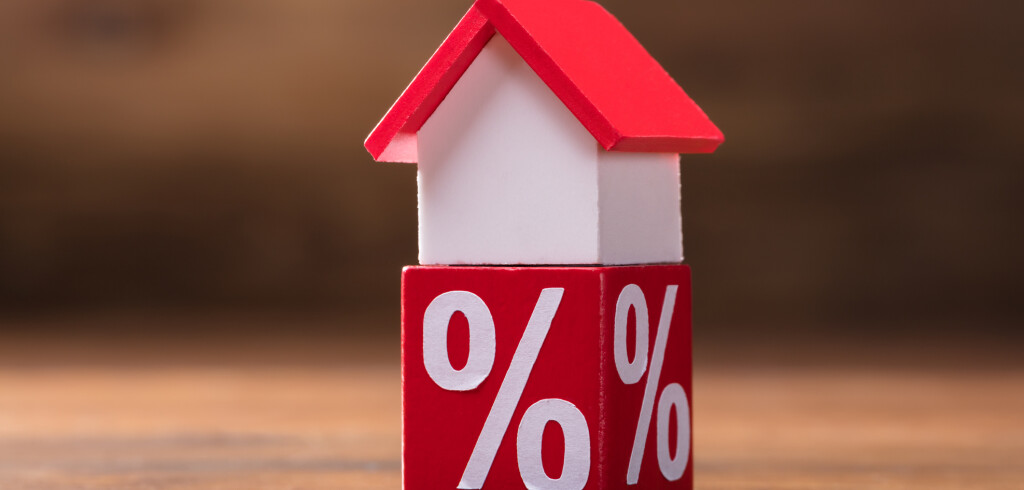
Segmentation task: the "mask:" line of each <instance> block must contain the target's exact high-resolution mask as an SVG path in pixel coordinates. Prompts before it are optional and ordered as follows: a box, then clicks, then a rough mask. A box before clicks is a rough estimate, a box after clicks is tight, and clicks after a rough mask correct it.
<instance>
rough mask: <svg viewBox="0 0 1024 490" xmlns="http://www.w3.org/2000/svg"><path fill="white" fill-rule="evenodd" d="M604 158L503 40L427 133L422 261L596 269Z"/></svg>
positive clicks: (490, 48)
mask: <svg viewBox="0 0 1024 490" xmlns="http://www.w3.org/2000/svg"><path fill="white" fill-rule="evenodd" d="M597 150H598V147H597V145H596V143H595V142H594V138H593V137H592V136H591V135H590V133H588V132H587V131H586V129H584V128H583V126H582V125H581V124H580V123H579V121H577V120H576V118H575V116H573V115H572V113H571V112H569V110H568V109H566V107H565V106H564V105H563V104H562V103H561V101H559V100H558V98H557V97H556V96H555V95H554V94H553V93H552V92H551V90H549V89H548V87H547V85H545V84H544V82H543V81H541V79H540V77H538V76H537V75H536V74H535V73H534V72H533V70H531V69H530V67H529V66H528V65H527V64H526V62H524V61H523V60H522V58H520V57H519V55H518V54H516V52H515V51H514V50H513V49H512V47H511V46H510V45H509V44H508V42H507V41H505V40H504V39H503V38H501V37H500V35H495V37H494V38H493V39H492V40H491V41H490V42H489V43H488V44H487V46H485V47H484V49H483V51H482V52H481V53H480V55H479V56H477V58H476V60H475V61H474V62H473V64H472V65H471V66H470V67H469V69H468V70H467V71H466V73H465V74H464V75H463V76H462V78H461V79H460V80H459V82H458V83H456V85H455V87H454V88H453V89H452V91H451V92H450V93H449V94H448V97H447V98H446V99H445V100H444V102H442V103H441V105H440V106H439V107H438V108H437V110H436V111H434V114H433V116H431V117H430V119H429V120H428V121H427V122H426V123H425V124H424V125H423V128H422V129H421V130H420V132H419V219H420V231H419V238H420V239H419V242H420V263H422V264H581V263H596V262H597V261H598V234H597V233H598V228H597V221H598V213H597V207H598V195H597V177H598V176H597V163H598V162H597V160H598V159H597Z"/></svg>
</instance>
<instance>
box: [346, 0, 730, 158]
mask: <svg viewBox="0 0 1024 490" xmlns="http://www.w3.org/2000/svg"><path fill="white" fill-rule="evenodd" d="M495 29H496V30H497V32H499V33H501V35H502V36H504V37H505V38H506V39H507V40H508V42H509V43H510V44H511V45H512V47H513V48H515V50H516V52H518V53H519V55H520V56H522V57H523V59H524V60H525V61H526V62H527V64H529V65H530V67H531V68H533V70H534V71H535V72H537V74H538V75H539V76H540V78H541V79H542V80H544V82H545V83H546V84H547V85H548V87H549V88H551V90H552V91H553V92H554V93H555V94H556V95H557V96H558V97H559V99H560V100H561V101H562V102H563V103H564V104H565V105H566V107H568V108H569V110H570V111H572V113H573V114H574V115H575V116H576V118H577V119H579V121H580V123H582V124H583V126H584V127H586V128H587V130H588V131H590V133H591V134H592V135H593V136H594V138H595V139H596V140H597V141H598V142H599V143H600V144H601V146H603V147H604V148H605V149H607V150H613V151H629V152H663V153H710V152H713V151H714V150H715V149H716V148H717V147H718V145H720V144H721V143H722V142H723V141H724V136H723V135H722V133H721V131H719V130H718V128H717V127H715V125H714V124H713V123H712V122H711V120H710V119H708V117H707V115H705V114H704V112H703V111H702V110H701V109H700V107H698V106H697V104H696V103H694V102H693V100H692V99H690V97H689V96H687V95H686V93H685V92H684V91H683V89H682V88H681V87H679V85H678V84H677V83H676V82H675V80H673V79H672V77H671V76H670V75H669V74H668V73H667V72H666V71H665V70H664V69H663V68H662V67H661V65H659V64H658V62H657V61H656V60H655V59H654V58H653V57H651V55H650V54H649V53H648V52H647V51H646V50H645V49H644V48H643V46H642V45H640V43H639V41H637V40H636V38H634V37H633V35H632V34H630V33H629V31H628V30H626V28H625V27H624V26H623V25H622V24H621V23H619V21H618V20H616V19H615V17H614V16H612V15H611V14H610V13H608V12H607V11H606V10H604V8H602V7H601V6H600V5H598V4H596V3H594V2H589V1H585V0H477V1H476V3H475V4H474V5H473V7H472V8H471V9H470V11H469V13H468V14H466V16H465V17H464V18H463V19H462V21H461V22H460V23H459V25H458V26H457V27H456V28H455V30H454V31H453V32H452V33H451V34H450V35H449V36H448V39H446V40H445V42H444V44H442V45H441V47H440V49H438V51H437V53H435V54H434V56H433V57H432V58H431V59H430V61H429V62H428V63H427V65H426V66H425V67H424V68H423V69H422V70H421V71H420V73H419V74H418V75H417V76H416V78H415V79H414V80H413V82H412V84H410V85H409V87H408V88H407V89H406V90H405V92H404V93H403V94H402V96H401V97H399V99H398V101H397V102H396V103H395V105H394V106H393V107H392V108H391V110H390V111H389V112H388V113H387V115H385V116H384V119H383V120H382V121H381V122H380V124H378V126H377V128H376V129H374V130H373V132H372V133H371V134H370V136H369V137H368V138H367V140H366V149H367V150H369V152H370V153H371V154H372V155H373V157H374V158H375V159H376V160H378V161H395V162H404V163H415V162H416V161H417V155H416V138H415V134H416V132H418V131H419V129H420V127H422V125H423V123H424V121H426V119H427V118H429V117H430V115H431V114H432V113H433V111H434V110H435V109H436V108H437V106H438V105H439V104H440V101H441V100H443V99H444V97H445V96H447V94H448V92H449V91H451V89H452V87H453V86H454V85H455V82H457V81H458V79H459V78H460V77H461V76H462V74H463V73H465V70H466V68H467V67H468V66H469V64H471V63H472V60H473V59H475V58H476V56H477V55H478V54H479V53H480V50H481V49H483V46H484V45H485V44H486V42H487V41H488V40H489V39H490V37H491V36H492V35H493V34H494V31H495Z"/></svg>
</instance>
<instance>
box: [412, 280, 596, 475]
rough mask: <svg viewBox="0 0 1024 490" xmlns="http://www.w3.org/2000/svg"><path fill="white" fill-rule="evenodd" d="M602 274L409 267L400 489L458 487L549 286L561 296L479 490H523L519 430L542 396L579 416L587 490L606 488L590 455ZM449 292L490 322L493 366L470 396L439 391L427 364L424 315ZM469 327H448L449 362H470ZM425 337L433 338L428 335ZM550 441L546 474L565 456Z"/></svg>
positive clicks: (593, 445)
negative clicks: (480, 309) (481, 308)
mask: <svg viewBox="0 0 1024 490" xmlns="http://www.w3.org/2000/svg"><path fill="white" fill-rule="evenodd" d="M599 276H600V272H599V271H598V270H595V269H591V268H494V267H414V268H409V269H407V270H406V272H405V273H404V274H403V284H402V291H403V295H402V318H403V323H402V338H403V352H402V379H403V385H402V397H403V407H404V410H403V436H402V437H403V441H404V446H403V486H404V488H406V489H407V490H417V489H437V488H456V486H457V485H458V484H459V482H460V479H461V477H462V475H463V472H464V470H465V468H466V465H467V463H468V461H469V459H470V456H471V454H472V452H473V448H474V446H475V445H476V443H477V439H478V436H479V434H480V432H481V429H482V428H483V426H484V423H485V420H486V419H487V417H488V413H489V412H490V411H491V410H492V406H493V405H494V402H495V399H496V397H497V394H498V391H499V388H500V387H501V385H502V383H503V382H504V380H505V378H506V376H507V373H508V371H509V367H510V365H511V364H512V360H513V357H514V356H515V352H516V349H517V348H518V347H519V344H520V342H521V340H522V338H523V334H524V331H525V330H526V325H527V323H528V322H529V320H530V317H531V315H532V314H533V310H534V308H535V305H536V303H537V302H538V298H539V297H540V295H541V291H542V290H544V289H545V288H564V292H563V295H562V298H561V300H560V302H559V304H558V307H557V309H556V310H555V313H554V317H553V319H552V322H551V324H550V329H549V331H548V333H547V336H546V338H545V339H544V342H543V344H542V345H541V348H540V350H539V354H538V357H537V360H536V362H535V363H534V365H533V367H532V370H530V372H529V377H528V378H527V381H526V385H525V388H524V389H523V391H522V395H521V397H520V399H519V401H518V403H517V404H516V406H515V409H514V411H513V414H512V417H511V419H510V423H509V425H508V428H507V429H506V430H505V431H504V435H503V437H502V438H501V442H500V446H499V447H498V450H497V453H496V455H495V458H494V460H493V463H492V465H491V467H490V469H489V472H488V476H487V478H486V481H485V483H484V486H483V488H484V489H499V488H524V485H523V481H522V477H521V475H520V469H519V465H518V461H517V454H516V453H517V451H516V449H517V446H516V437H517V431H518V429H519V427H520V424H521V421H522V420H523V415H524V413H525V412H526V410H527V409H528V408H529V407H530V406H532V405H534V404H535V403H537V402H539V401H541V400H547V399H559V400H565V401H567V402H569V403H572V404H573V405H574V406H575V407H576V408H577V409H578V410H579V411H580V412H581V413H582V414H583V416H584V418H585V419H586V421H587V424H588V431H589V438H590V442H591V453H590V459H591V467H590V470H589V479H588V483H587V486H586V488H588V489H594V488H603V487H602V486H600V483H599V479H598V472H597V470H596V465H595V464H594V463H596V462H597V461H598V456H597V454H596V450H597V447H598V445H597V440H598V438H599V437H600V435H599V433H598V430H597V427H598V416H599V412H600V410H599V407H598V403H599V387H598V373H599V362H600V361H599V359H600V356H599V353H598V333H599V328H600V319H599V311H600V298H601V291H600V281H599ZM452 291H464V292H468V293H472V294H473V295H475V296H477V297H478V298H479V299H480V300H481V302H482V303H483V304H485V305H486V308H487V311H488V312H489V314H490V316H491V317H492V318H493V322H494V332H495V342H494V345H495V348H494V353H495V355H494V362H493V367H492V368H491V370H490V372H489V374H488V375H487V376H486V377H485V378H484V379H483V381H482V382H481V383H480V384H479V385H478V386H477V387H475V388H472V389H468V390H466V391H450V390H446V389H444V388H442V387H440V386H439V384H438V383H437V382H436V381H435V379H434V378H433V377H432V375H431V374H430V373H429V372H428V370H427V367H426V364H425V352H426V350H425V349H427V347H425V343H424V335H425V330H424V315H425V312H426V311H427V309H428V308H429V307H430V305H431V304H432V303H433V302H434V301H435V300H437V298H438V297H440V296H442V295H444V294H445V293H449V292H452ZM456 316H457V315H456ZM460 322H461V323H462V325H459V324H460ZM465 323H466V320H465V319H464V318H460V319H456V320H452V321H451V323H449V328H451V329H455V331H454V333H451V334H450V335H448V337H447V338H448V345H447V349H448V351H449V353H450V354H449V355H450V356H451V358H452V359H458V360H453V361H452V362H453V363H461V362H466V361H465V358H466V357H467V356H466V354H465V353H466V352H469V349H470V341H469V340H468V335H467V333H466V332H468V331H470V330H471V327H468V326H466V325H465ZM426 335H430V334H429V332H428V333H426ZM459 353H462V355H460V354H459ZM469 355H470V356H471V355H473V354H472V353H470V354H469ZM452 366H453V368H458V367H459V366H455V365H454V364H453V365H452ZM549 442H551V443H557V441H552V440H550V439H545V440H544V444H545V445H544V451H543V452H542V454H543V455H544V456H543V457H544V465H545V466H547V467H551V466H554V465H555V459H557V458H560V456H561V452H560V451H559V450H558V448H555V447H549ZM558 464H560V462H559V463H558Z"/></svg>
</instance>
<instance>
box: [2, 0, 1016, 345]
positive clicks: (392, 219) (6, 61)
mask: <svg viewBox="0 0 1024 490" xmlns="http://www.w3.org/2000/svg"><path fill="white" fill-rule="evenodd" d="M469 3H470V2H469V1H468V0H445V1H430V2H424V1H417V0H390V1H387V2H384V1H376V2H370V1H345V0H343V1H334V2H329V1H322V0H321V1H311V0H296V1H287V2H286V1H268V0H245V1H242V0H203V1H199V0H145V1H143V0H77V1H76V0H64V1H56V0H45V1H44V0H8V1H5V2H0V314H2V315H3V316H4V317H13V318H26V317H36V316H37V315H43V316H47V315H57V316H62V315H63V316H69V317H75V316H77V315H81V314H93V313H96V312H111V311H114V312H116V311H143V312H178V311H189V312H191V311H246V312H250V313H251V312H256V313H257V314H261V312H285V313H288V314H291V313H301V314H307V313H313V314H320V313H324V314H327V315H328V316H330V315H334V314H341V315H346V316H347V315H357V316H366V317H368V318H372V319H373V320H372V321H368V322H358V323H359V324H361V325H374V326H375V327H374V328H387V329H389V330H391V331H393V330H394V329H397V320H398V291H399V268H400V267H401V266H402V265H405V264H412V263H415V260H416V210H415V192H416V189H415V169H414V168H413V167H412V166H404V165H397V164H376V163H373V162H372V161H371V158H370V157H369V155H368V154H367V153H366V152H365V151H364V150H363V148H362V140H363V138H364V137H365V136H366V134H367V133H368V132H369V131H370V129H372V128H373V126H374V124H376V122H377V120H378V119H379V117H380V116H382V115H383V113H384V112H385V110H386V109H387V108H388V107H389V106H390V104H391V103H392V101H393V100H394V99H395V98H396V97H397V96H398V95H399V93H400V92H401V90H402V89H403V88H404V86H405V84H406V83H408V81H409V80H411V78H412V76H413V75H414V74H415V73H416V71H417V70H418V69H419V68H420V66H421V65H422V64H423V63H424V62H425V60H426V59H427V58H428V57H429V56H430V54H431V53H432V52H433V49H434V48H435V47H436V46H437V45H439V44H440V42H441V40H442V39H443V38H444V36H445V35H446V34H447V32H448V31H449V30H450V29H451V28H452V27H453V26H454V25H455V23H456V21H457V20H458V18H459V17H460V16H461V15H462V13H463V12H464V11H465V9H466V8H467V7H468V5H469ZM602 3H603V4H604V5H605V7H606V8H608V9H609V10H610V11H611V12H612V13H614V14H615V15H616V16H618V17H619V19H620V20H621V21H622V22H623V23H624V24H625V25H626V26H627V27H629V28H630V29H631V30H632V31H633V32H634V33H635V35H636V36H637V37H638V38H639V39H640V41H641V42H643V43H644V44H645V45H646V46H647V48H648V49H649V50H650V51H651V52H652V53H653V54H654V56H655V57H656V58H658V59H659V60H660V61H662V63H663V64H664V66H665V67H666V68H667V69H668V71H669V72H670V73H671V74H672V75H673V76H674V77H675V78H676V79H677V80H678V81H679V82H680V84H682V85H683V86H684V87H685V88H686V90H687V91H688V93H689V94H690V95H691V96H692V97H693V98H694V99H695V100H696V101H698V103H699V104H700V105H701V106H702V107H703V108H704V109H705V111H706V112H707V113H708V114H709V115H710V116H711V117H712V119H713V120H714V121H715V122H716V123H717V124H718V125H719V126H720V127H721V128H722V129H723V131H724V132H725V133H726V137H727V142H726V144H725V145H724V146H723V147H722V148H721V150H720V151H719V152H718V153H716V154H715V155H712V156H695V157H687V158H685V159H684V166H683V180H684V182H683V186H684V199H683V200H684V205H683V208H684V221H685V224H684V228H685V231H684V234H685V236H686V252H687V261H688V262H689V263H690V264H692V265H693V267H694V269H695V278H696V286H695V291H696V294H697V297H696V300H695V303H696V305H697V311H696V317H697V318H696V319H697V325H698V330H699V329H700V328H701V327H702V326H704V327H705V328H707V329H715V330H716V331H719V332H724V333H729V332H733V331H738V330H730V329H742V328H751V327H753V328H765V327H770V328H773V329H781V328H804V329H818V330H821V329H826V330H827V329H844V328H849V325H857V326H858V327H857V328H859V329H885V330H893V329H903V330H904V331H906V332H907V333H914V332H918V331H924V329H928V331H932V329H934V328H944V329H949V330H956V331H962V330H963V329H969V330H970V331H971V333H972V334H974V333H991V334H997V335H1001V334H1002V333H1004V332H1012V331H1015V330H1017V327H1019V325H1020V324H1021V320H1022V319H1024V301H1022V300H1021V293H1022V280H1021V277H1022V275H1024V254H1022V253H1021V251H1022V250H1024V233H1022V227H1021V224H1022V214H1021V211H1022V210H1024V170H1022V168H1021V167H1022V164H1024V138H1022V137H1021V130H1022V128H1024V126H1022V121H1021V117H1020V116H1021V114H1022V113H1024V95H1022V91H1021V88H1022V87H1024V63H1022V62H1021V60H1022V59H1024V58H1022V54H1024V53H1022V47H1024V29H1022V28H1021V25H1022V24H1021V18H1024V17H1022V16H1024V7H1022V5H1024V4H1022V3H1021V2H1019V1H1012V0H1011V1H986V2H972V1H967V0H938V1H931V2H918V1H911V0H900V1H893V0H886V1H881V0H878V1H874V0H872V1H833V2H821V1H812V0H785V1H777V2H765V1H758V0H747V1H727V2H722V1H704V0H693V1H685V2H683V1H675V2H670V1H650V2H627V1H625V0H605V1H603V2H602ZM147 314H149V313H147ZM346 325H348V324H341V323H338V324H334V325H333V326H332V327H329V328H334V329H346V328H357V327H349V326H346ZM12 328H13V327H12ZM148 328H154V329H155V328H159V326H158V324H157V325H155V326H150V327H148Z"/></svg>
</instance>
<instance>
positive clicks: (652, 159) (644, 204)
mask: <svg viewBox="0 0 1024 490" xmlns="http://www.w3.org/2000/svg"><path fill="white" fill-rule="evenodd" d="M599 160H600V162H599V164H598V175H599V178H598V182H599V184H598V185H599V187H600V214H601V216H600V218H599V223H600V224H599V228H600V235H601V247H600V254H601V263H602V264H608V265H622V264H652V263H674V262H680V261H682V259H683V225H682V216H681V213H680V207H681V191H680V183H679V155H677V154H674V153H622V152H609V151H601V152H600V153H599Z"/></svg>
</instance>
